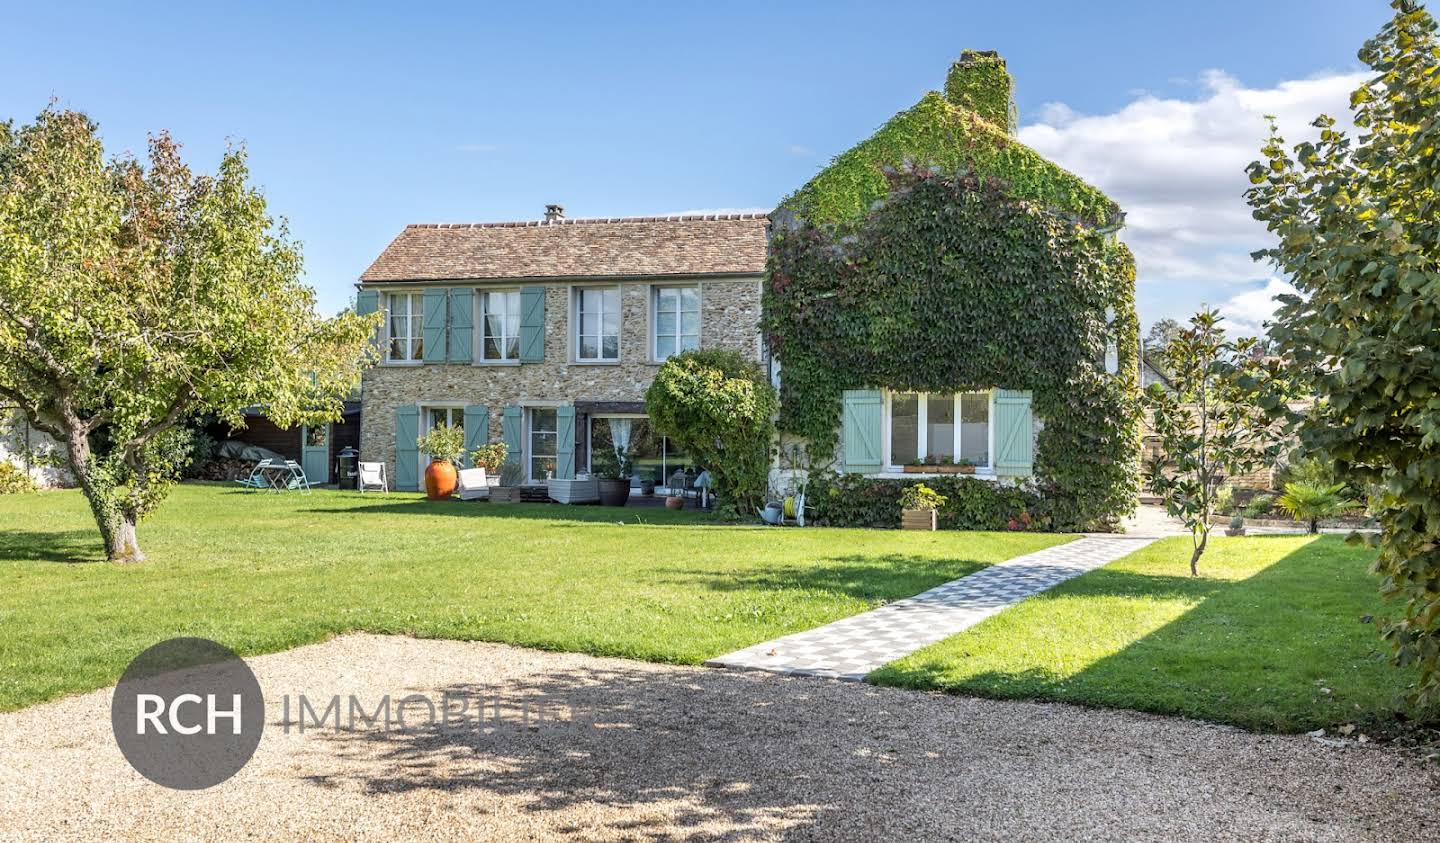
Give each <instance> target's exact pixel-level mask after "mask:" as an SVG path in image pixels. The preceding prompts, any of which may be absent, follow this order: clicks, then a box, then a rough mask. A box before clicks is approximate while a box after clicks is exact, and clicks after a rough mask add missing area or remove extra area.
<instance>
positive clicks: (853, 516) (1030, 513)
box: [805, 473, 1050, 530]
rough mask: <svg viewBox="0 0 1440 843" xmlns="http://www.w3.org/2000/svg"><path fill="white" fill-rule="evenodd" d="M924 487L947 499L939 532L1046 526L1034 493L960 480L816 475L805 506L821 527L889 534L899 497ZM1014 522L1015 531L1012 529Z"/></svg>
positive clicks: (1046, 519) (1043, 508)
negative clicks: (876, 530) (878, 529)
mask: <svg viewBox="0 0 1440 843" xmlns="http://www.w3.org/2000/svg"><path fill="white" fill-rule="evenodd" d="M922 485H923V486H926V487H928V488H930V489H931V490H933V491H934V492H937V493H939V494H940V495H943V496H944V497H945V503H944V504H943V505H941V506H940V507H939V510H938V514H937V516H936V518H937V520H938V522H939V527H940V529H942V530H1005V529H1026V528H1029V527H1031V526H1037V527H1038V526H1041V525H1045V526H1048V525H1049V523H1050V519H1049V512H1048V508H1047V507H1046V505H1045V503H1044V501H1043V500H1042V499H1041V497H1040V496H1039V495H1037V494H1035V493H1034V492H1032V491H1030V490H1028V489H1022V488H1019V487H1016V486H1001V485H998V484H996V483H992V482H990V481H988V480H978V479H976V478H974V477H964V476H941V477H927V478H925V479H924V481H923V482H922V481H920V480H899V479H895V480H888V479H887V480H880V479H870V478H867V477H865V476H863V475H859V474H829V473H825V474H817V475H816V476H813V477H811V478H810V487H809V491H808V492H807V493H806V496H805V503H806V504H807V505H808V506H813V507H815V516H816V517H815V521H816V523H818V524H820V525H822V526H827V527H886V528H893V527H895V526H896V525H897V524H899V523H900V510H901V508H902V507H901V497H902V496H903V495H904V494H905V492H906V490H908V489H909V488H911V487H913V486H922ZM1012 521H1013V522H1014V523H1015V525H1016V526H1014V527H1011V526H1010V524H1011V522H1012Z"/></svg>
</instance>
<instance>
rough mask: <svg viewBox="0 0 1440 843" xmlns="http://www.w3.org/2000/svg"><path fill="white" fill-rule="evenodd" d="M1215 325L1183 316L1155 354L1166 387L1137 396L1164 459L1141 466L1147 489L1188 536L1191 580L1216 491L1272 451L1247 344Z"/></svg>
mask: <svg viewBox="0 0 1440 843" xmlns="http://www.w3.org/2000/svg"><path fill="white" fill-rule="evenodd" d="M1222 321H1223V318H1222V317H1221V316H1220V315H1219V313H1217V312H1216V311H1214V310H1202V311H1200V312H1199V313H1197V314H1195V315H1194V316H1193V317H1191V319H1190V327H1189V328H1186V329H1184V330H1182V331H1180V333H1179V334H1177V335H1176V336H1175V338H1174V339H1173V340H1171V341H1170V344H1169V345H1167V346H1166V347H1165V350H1164V352H1163V353H1162V355H1161V356H1162V359H1163V360H1164V362H1165V366H1166V369H1167V370H1168V371H1169V372H1170V377H1171V381H1170V383H1171V389H1170V390H1166V389H1164V388H1162V387H1161V386H1160V384H1151V385H1150V388H1149V390H1147V391H1146V393H1145V403H1146V405H1147V407H1148V408H1149V410H1150V411H1151V413H1152V419H1153V421H1152V427H1153V428H1154V430H1155V433H1156V435H1157V436H1158V437H1159V438H1160V447H1161V450H1162V451H1163V453H1164V455H1165V456H1164V457H1163V458H1161V459H1158V460H1155V461H1154V462H1152V463H1151V465H1150V466H1148V474H1149V477H1148V479H1149V485H1150V489H1151V491H1153V492H1154V493H1155V494H1157V495H1159V496H1160V497H1161V498H1163V499H1164V501H1165V509H1166V511H1167V512H1169V513H1170V515H1171V516H1173V517H1175V518H1179V519H1181V520H1183V521H1184V522H1185V527H1186V529H1188V530H1189V531H1190V535H1191V538H1192V550H1191V554H1190V575H1191V576H1199V575H1200V556H1201V555H1202V554H1204V553H1205V547H1206V544H1207V543H1208V542H1209V540H1210V529H1211V524H1210V519H1211V516H1213V515H1214V514H1215V513H1216V511H1217V504H1218V498H1219V497H1220V489H1221V485H1222V484H1223V483H1224V482H1225V480H1226V479H1227V478H1230V477H1235V476H1238V475H1241V474H1248V473H1250V472H1251V471H1254V470H1255V469H1256V468H1257V467H1258V466H1259V465H1261V464H1263V463H1264V462H1265V461H1267V460H1273V459H1274V458H1275V456H1276V455H1277V454H1278V452H1279V449H1280V446H1279V444H1278V442H1277V441H1276V437H1275V436H1273V435H1272V431H1271V428H1270V424H1269V420H1268V418H1267V417H1266V414H1265V411H1264V410H1263V409H1262V408H1261V405H1260V403H1259V394H1260V393H1259V390H1260V389H1262V388H1263V384H1264V383H1266V381H1265V379H1264V378H1263V377H1261V374H1260V372H1259V364H1258V363H1257V362H1256V360H1255V357H1254V356H1253V355H1252V354H1250V349H1251V346H1252V345H1253V344H1254V342H1255V341H1254V339H1252V338H1249V337H1246V338H1243V339H1240V340H1235V341H1231V340H1229V339H1227V338H1226V336H1225V329H1224V328H1223V327H1221V325H1220V323H1221V322H1222Z"/></svg>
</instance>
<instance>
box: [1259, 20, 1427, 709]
mask: <svg viewBox="0 0 1440 843" xmlns="http://www.w3.org/2000/svg"><path fill="white" fill-rule="evenodd" d="M1391 5H1392V6H1393V7H1394V8H1395V15H1394V17H1393V18H1392V19H1391V20H1390V22H1389V23H1387V24H1386V25H1385V27H1384V28H1383V29H1382V30H1381V31H1380V33H1379V34H1378V35H1377V36H1376V37H1374V38H1373V39H1371V40H1370V41H1368V42H1366V43H1365V46H1364V47H1363V48H1362V49H1361V50H1360V60H1361V61H1363V62H1364V63H1365V64H1366V65H1368V66H1369V67H1370V68H1371V69H1372V70H1373V71H1374V75H1373V76H1372V77H1371V78H1370V79H1369V80H1368V81H1367V82H1365V83H1364V84H1363V85H1361V86H1360V87H1359V88H1358V89H1356V90H1355V92H1354V93H1353V94H1351V97H1350V105H1351V109H1352V111H1353V114H1354V122H1355V125H1356V127H1357V128H1358V132H1357V133H1356V134H1355V135H1354V136H1353V137H1352V136H1351V135H1348V134H1346V133H1345V132H1341V131H1339V130H1337V129H1336V128H1335V120H1334V119H1333V118H1331V117H1329V116H1325V115H1322V116H1320V117H1319V118H1318V119H1316V121H1315V122H1314V124H1313V125H1314V126H1315V127H1316V128H1318V129H1319V138H1318V140H1316V141H1313V142H1312V141H1306V142H1304V143H1300V144H1297V145H1296V146H1294V148H1293V150H1291V149H1287V145H1286V143H1285V141H1284V139H1283V138H1282V137H1281V136H1280V135H1279V134H1278V132H1277V131H1276V130H1275V128H1274V127H1273V125H1272V127H1271V133H1270V138H1269V141H1268V143H1266V145H1265V146H1264V148H1263V154H1264V158H1265V160H1263V161H1256V162H1254V163H1252V164H1251V165H1250V167H1249V172H1250V180H1251V182H1252V184H1253V185H1254V186H1253V187H1252V188H1251V190H1250V191H1249V192H1248V193H1247V194H1246V196H1247V199H1248V201H1249V203H1250V205H1251V207H1252V208H1253V209H1254V215H1255V217H1256V218H1257V219H1260V220H1263V221H1264V222H1265V223H1266V225H1267V226H1268V227H1269V229H1270V231H1271V232H1273V233H1274V234H1276V235H1277V236H1278V243H1277V244H1276V245H1275V246H1274V248H1271V249H1267V250H1264V251H1261V252H1257V253H1256V257H1263V258H1268V259H1270V260H1271V261H1272V262H1273V263H1274V264H1275V265H1276V266H1277V267H1279V268H1280V269H1281V270H1282V271H1284V272H1286V273H1288V274H1289V276H1290V279H1291V283H1293V284H1294V285H1295V287H1296V288H1297V289H1298V290H1299V292H1300V295H1298V296H1296V295H1291V296H1282V297H1281V307H1280V309H1279V311H1278V312H1277V314H1276V319H1275V323H1274V325H1273V327H1272V328H1271V332H1270V333H1271V336H1272V337H1273V338H1274V339H1275V341H1276V344H1277V346H1278V349H1279V351H1280V353H1281V354H1283V355H1285V356H1286V357H1287V358H1288V359H1289V360H1290V361H1291V363H1290V367H1291V369H1292V371H1293V375H1294V377H1295V379H1296V380H1297V382H1298V383H1299V384H1300V385H1301V386H1302V387H1303V388H1304V389H1305V390H1307V391H1308V392H1309V393H1310V394H1312V395H1314V396H1315V397H1316V398H1317V401H1318V403H1317V405H1316V408H1315V410H1314V411H1313V412H1312V413H1309V414H1307V415H1306V416H1304V417H1294V418H1292V420H1293V421H1295V422H1297V424H1298V425H1299V432H1300V436H1301V441H1302V443H1303V445H1304V446H1305V447H1306V449H1307V451H1309V452H1310V453H1312V454H1314V455H1316V456H1317V457H1320V458H1322V459H1324V460H1326V461H1327V462H1330V463H1333V464H1334V465H1335V467H1336V469H1337V471H1338V472H1339V474H1340V475H1341V476H1342V477H1344V478H1346V479H1348V480H1350V481H1351V482H1352V483H1353V484H1354V485H1356V486H1358V487H1360V488H1364V489H1369V490H1371V491H1370V492H1369V505H1370V509H1371V513H1372V514H1373V515H1374V516H1375V517H1376V518H1377V520H1378V521H1379V524H1380V528H1381V530H1380V535H1379V536H1378V537H1372V538H1371V539H1370V540H1369V541H1370V543H1371V544H1372V546H1375V545H1378V547H1379V549H1380V553H1379V558H1378V560H1377V562H1376V563H1375V565H1376V571H1377V572H1379V573H1380V574H1382V575H1383V576H1384V585H1383V590H1384V593H1385V594H1386V595H1387V596H1388V597H1392V598H1399V599H1400V600H1401V601H1402V605H1403V616H1401V617H1398V618H1391V619H1387V620H1385V621H1383V622H1382V631H1383V634H1384V636H1385V637H1386V638H1387V639H1388V640H1389V641H1390V642H1391V643H1392V644H1393V645H1394V647H1395V660H1396V662H1397V663H1398V664H1401V665H1410V664H1417V663H1418V664H1419V666H1420V683H1419V686H1418V689H1417V692H1416V695H1415V696H1416V701H1417V702H1418V703H1419V704H1422V705H1424V704H1427V703H1433V702H1440V206H1437V199H1440V194H1437V187H1440V155H1436V152H1435V150H1436V149H1437V148H1440V42H1437V38H1436V24H1435V20H1434V19H1433V18H1432V17H1431V16H1430V14H1429V13H1427V12H1426V11H1425V10H1424V9H1422V8H1421V7H1420V5H1419V4H1418V3H1414V2H1402V1H1401V0H1396V2H1393V3H1392V4H1391ZM1279 409H1283V408H1277V410H1279ZM1356 540H1357V541H1358V539H1356Z"/></svg>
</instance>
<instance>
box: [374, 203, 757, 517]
mask: <svg viewBox="0 0 1440 843" xmlns="http://www.w3.org/2000/svg"><path fill="white" fill-rule="evenodd" d="M767 221H768V220H767V217H766V216H765V215H763V214H714V215H703V216H699V215H697V216H668V217H635V218H604V219H567V218H565V216H564V214H563V209H561V208H560V207H559V206H555V205H551V206H548V207H547V209H546V213H545V216H544V218H543V219H540V220H535V221H527V222H499V223H475V224H442V225H411V226H407V227H406V228H405V229H404V230H403V231H401V232H400V234H399V235H398V236H397V237H396V238H395V239H394V240H393V241H392V242H391V243H390V245H389V246H387V247H386V248H385V250H384V251H383V252H382V253H381V254H380V256H379V257H378V258H376V259H375V262H374V263H373V264H371V266H370V267H369V269H367V270H366V271H365V272H364V273H363V274H362V275H361V277H360V283H359V293H358V295H357V299H356V302H357V308H358V310H359V312H361V313H362V314H363V313H373V312H375V311H376V310H380V311H383V312H384V313H385V319H384V324H383V326H382V327H381V329H380V335H379V336H378V337H377V338H376V339H377V342H378V343H379V346H380V348H381V352H382V353H381V360H380V362H379V363H378V364H377V365H375V366H373V367H372V368H370V369H369V370H368V371H367V372H366V373H365V375H364V378H363V381H362V386H361V406H362V411H361V431H360V454H361V457H360V458H361V459H363V460H367V461H383V462H384V463H386V465H387V471H388V472H389V474H390V477H391V478H392V483H393V484H394V485H395V487H396V488H399V489H417V488H419V487H420V485H421V478H422V477H423V462H424V461H426V460H427V459H428V457H427V456H426V455H424V454H421V453H420V452H419V450H418V449H417V448H416V445H415V440H416V438H417V437H418V436H420V435H422V434H424V433H425V432H426V431H427V430H429V429H431V428H433V427H434V426H436V425H439V424H450V425H452V426H459V427H463V428H464V430H465V443H466V448H467V451H468V450H470V449H473V448H475V447H477V446H479V445H481V444H484V443H485V442H487V441H503V442H505V444H506V445H507V446H508V448H509V451H510V453H511V455H512V456H513V457H514V458H515V459H517V460H518V462H519V464H520V465H521V467H522V470H523V472H524V482H527V483H542V482H544V480H545V478H546V477H547V476H552V475H553V476H555V477H560V478H565V477H573V476H575V475H576V474H577V473H580V472H585V471H588V470H590V468H591V467H592V463H593V457H594V455H595V454H596V453H597V452H599V453H602V454H603V453H605V452H606V451H608V450H609V449H610V448H611V446H612V445H613V444H614V443H615V442H616V440H617V439H618V440H621V441H622V442H626V441H628V445H629V450H630V452H631V455H632V458H633V459H634V462H635V465H636V468H637V479H638V478H645V479H653V480H655V481H657V484H659V485H664V480H665V479H666V478H668V477H669V476H670V475H671V474H673V473H674V472H675V471H676V470H677V469H678V468H684V467H689V466H688V463H687V461H686V458H685V455H684V454H682V453H679V451H678V450H677V449H676V448H674V446H673V445H672V443H670V442H669V441H668V440H666V439H665V438H664V437H662V436H659V435H658V434H656V433H655V432H654V431H653V430H651V429H650V426H649V424H648V422H647V420H646V419H645V405H644V401H645V392H646V390H647V389H648V388H649V386H650V383H651V381H652V380H653V379H654V377H655V373H656V371H658V369H659V367H660V365H661V363H663V362H664V360H665V359H666V358H667V357H669V356H671V355H673V354H675V353H678V352H680V351H684V350H687V349H692V348H730V349H734V350H736V351H739V352H740V353H742V354H743V355H745V356H746V357H748V358H750V359H753V360H755V361H756V362H757V363H758V362H760V361H761V359H762V352H761V342H760V334H759V319H760V286H761V281H762V278H763V274H764V269H765V256H766V225H767Z"/></svg>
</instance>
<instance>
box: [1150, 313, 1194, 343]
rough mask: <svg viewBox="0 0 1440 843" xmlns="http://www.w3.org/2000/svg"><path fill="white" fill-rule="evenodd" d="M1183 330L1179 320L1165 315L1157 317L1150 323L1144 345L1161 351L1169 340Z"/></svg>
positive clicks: (1183, 327)
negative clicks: (1160, 317) (1161, 317)
mask: <svg viewBox="0 0 1440 843" xmlns="http://www.w3.org/2000/svg"><path fill="white" fill-rule="evenodd" d="M1183 330H1185V326H1184V325H1181V324H1180V323H1179V322H1177V321H1175V320H1174V319H1171V318H1170V317H1168V316H1167V317H1165V318H1164V319H1157V320H1155V321H1154V322H1153V323H1151V325H1150V331H1149V332H1148V333H1146V334H1145V347H1146V348H1149V349H1153V350H1155V351H1157V352H1158V351H1163V350H1164V349H1165V346H1167V345H1169V344H1170V341H1171V340H1173V339H1175V337H1177V336H1179V334H1180V332H1181V331H1183Z"/></svg>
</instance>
